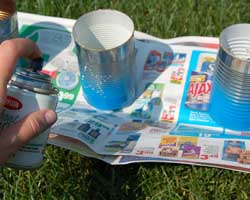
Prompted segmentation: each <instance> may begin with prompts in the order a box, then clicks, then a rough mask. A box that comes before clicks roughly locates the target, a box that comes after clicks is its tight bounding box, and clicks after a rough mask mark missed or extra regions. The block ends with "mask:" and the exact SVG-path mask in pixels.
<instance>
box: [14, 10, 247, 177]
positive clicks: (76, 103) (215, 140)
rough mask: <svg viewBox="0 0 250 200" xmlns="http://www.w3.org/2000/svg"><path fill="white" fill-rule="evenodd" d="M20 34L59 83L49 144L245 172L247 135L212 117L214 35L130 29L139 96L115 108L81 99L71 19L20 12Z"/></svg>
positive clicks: (111, 157) (117, 159)
mask: <svg viewBox="0 0 250 200" xmlns="http://www.w3.org/2000/svg"><path fill="white" fill-rule="evenodd" d="M18 19H19V28H20V36H21V37H25V38H29V39H31V40H33V41H35V42H36V43H37V44H38V46H39V47H40V48H41V50H42V52H43V57H44V59H45V61H46V65H45V67H44V70H43V72H44V73H47V74H49V75H50V76H51V77H52V78H53V83H54V85H55V86H56V87H58V88H59V90H60V92H59V104H58V107H57V112H58V117H59V118H58V122H57V123H56V124H55V126H54V127H53V128H52V130H51V131H52V132H53V134H51V135H50V138H49V144H53V145H56V146H60V147H63V148H66V149H70V150H73V151H76V152H78V153H80V154H82V155H84V156H89V157H94V158H97V159H100V160H103V161H105V162H107V163H110V164H127V163H133V162H171V163H185V164H192V165H193V164H194V165H206V166H212V167H221V168H227V169H232V170H239V171H246V172H249V171H250V165H249V164H250V141H249V139H250V137H249V133H248V132H237V131H232V130H227V129H224V128H222V127H220V126H219V125H218V124H216V123H215V122H214V121H213V120H212V119H211V117H210V116H209V112H208V107H209V97H210V91H211V86H212V75H213V69H214V62H215V58H216V53H217V48H218V39H217V38H209V37H181V38H174V39H169V40H163V39H159V38H155V37H153V36H150V35H147V34H144V33H141V32H137V31H136V32H135V38H136V48H137V55H136V66H137V81H138V84H137V85H138V88H137V91H138V94H137V96H138V97H137V99H136V100H135V101H134V103H133V104H132V105H131V106H129V107H127V108H124V109H123V110H120V111H116V112H104V111H100V110H96V109H95V108H93V107H91V106H89V105H88V104H87V102H86V101H85V99H84V97H83V93H82V90H81V83H80V79H79V70H78V63H77V58H76V53H75V46H74V42H73V39H72V36H71V30H72V26H73V24H74V22H75V21H74V20H70V19H62V18H54V17H47V16H40V15H33V14H27V13H18Z"/></svg>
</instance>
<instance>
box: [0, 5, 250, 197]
mask: <svg viewBox="0 0 250 200" xmlns="http://www.w3.org/2000/svg"><path fill="white" fill-rule="evenodd" d="M17 7H18V10H19V11H24V12H32V13H39V14H43V15H51V16H58V17H66V18H74V19H75V18H78V17H79V16H80V15H81V14H83V13H85V12H88V11H91V10H95V9H98V8H112V9H117V10H120V11H122V12H125V13H127V14H128V15H129V16H130V17H131V18H132V19H133V21H134V23H135V27H136V30H139V31H142V32H145V33H148V34H150V35H154V36H156V37H161V38H172V37H178V36H187V35H203V36H215V37H218V35H219V33H220V32H221V31H222V29H223V28H225V27H226V26H228V25H230V24H234V23H240V22H244V23H247V22H250V12H249V10H250V3H248V1H247V0H241V1H235V0H210V1H206V0H196V1H194V0H182V1H181V0H130V1H128V0H112V1H111V0H110V1H108V0H99V1H98V0H93V1H92V0H85V1H83V0H64V1H61V0H22V1H21V0H19V1H18V0H17ZM45 156H46V159H45V163H44V165H43V166H42V167H41V168H40V169H38V170H34V171H16V170H12V169H8V168H4V169H2V175H1V174H0V199H4V200H15V199H17V200H28V199H31V200H32V199H34V200H37V199H39V200H40V199H49V200H50V199H52V200H53V199H65V200H66V199H67V200H68V199H69V200H71V199H105V200H113V199H119V200H121V199H131V200H132V199H138V200H165V199H171V200H172V199H173V200H175V199H176V200H177V199H190V200H200V199H201V200H203V199H204V200H206V199H208V200H210V199H220V200H223V199H225V200H230V199H232V200H234V199H239V200H243V199H250V180H249V179H250V174H245V173H240V172H233V171H229V170H223V169H216V168H207V167H198V166H187V165H178V164H159V163H146V164H131V165H125V166H110V165H108V164H105V163H103V162H101V161H98V160H95V159H88V158H84V157H81V156H79V155H78V154H77V153H74V152H69V151H67V150H63V149H60V148H56V147H53V146H48V148H47V150H46V152H45Z"/></svg>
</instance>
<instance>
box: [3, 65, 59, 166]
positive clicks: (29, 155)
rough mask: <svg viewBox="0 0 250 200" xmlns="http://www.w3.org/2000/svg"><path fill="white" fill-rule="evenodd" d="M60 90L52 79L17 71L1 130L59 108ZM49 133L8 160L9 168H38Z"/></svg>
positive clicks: (46, 132) (30, 72)
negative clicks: (43, 110) (40, 112)
mask: <svg viewBox="0 0 250 200" xmlns="http://www.w3.org/2000/svg"><path fill="white" fill-rule="evenodd" d="M57 93H58V91H57V89H55V88H54V87H53V86H52V84H51V80H50V77H49V76H48V75H46V74H42V73H40V72H34V71H32V70H24V71H17V72H16V73H15V74H14V75H13V77H12V79H11V81H10V83H9V85H8V88H7V100H6V104H5V106H4V109H3V111H2V114H1V122H0V128H1V129H4V128H6V127H8V126H10V125H11V124H14V123H15V122H17V121H18V120H20V119H22V118H23V117H24V116H26V115H27V114H29V113H31V112H34V111H37V110H40V109H46V108H48V109H53V110H55V108H56V105H57V101H58V100H57ZM48 134H49V130H46V131H45V132H43V133H41V134H40V135H39V136H37V137H35V138H33V139H32V140H31V141H30V142H29V143H28V144H26V145H25V146H23V147H22V148H20V149H19V150H18V151H17V152H16V153H15V154H14V155H12V156H11V158H10V159H9V160H8V161H7V164H6V165H7V166H10V167H13V168H18V169H34V168H38V167H39V166H40V165H41V164H42V161H43V151H44V148H45V145H46V144H47V138H48Z"/></svg>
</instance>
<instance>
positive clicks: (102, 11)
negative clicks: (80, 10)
mask: <svg viewBox="0 0 250 200" xmlns="http://www.w3.org/2000/svg"><path fill="white" fill-rule="evenodd" d="M102 13H110V14H118V15H121V16H123V17H125V18H126V19H127V20H128V22H129V23H130V24H131V25H132V30H131V32H130V36H129V37H128V39H127V40H126V41H124V42H123V43H122V44H120V45H117V46H115V47H112V48H107V49H98V48H90V47H87V46H85V45H84V44H81V43H79V41H78V39H77V33H76V27H77V25H78V24H79V23H80V20H83V19H84V18H86V17H88V16H91V15H94V14H102ZM134 31H135V29H134V23H133V21H132V19H131V18H130V17H129V16H128V15H127V14H125V13H123V12H121V11H118V10H113V9H98V10H95V11H91V12H88V13H86V14H83V15H82V16H81V17H79V18H78V19H77V20H76V22H75V24H74V26H73V29H72V35H73V37H74V40H75V42H76V43H77V44H78V45H79V46H80V47H81V48H83V49H86V50H89V51H95V52H107V51H112V50H115V49H117V48H121V47H122V46H123V45H124V44H125V43H127V42H128V41H130V40H131V39H132V38H133V37H134Z"/></svg>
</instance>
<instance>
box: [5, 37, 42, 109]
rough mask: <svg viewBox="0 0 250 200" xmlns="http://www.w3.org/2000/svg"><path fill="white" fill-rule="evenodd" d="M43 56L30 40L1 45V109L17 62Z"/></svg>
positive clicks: (12, 41) (19, 39) (14, 40)
mask: <svg viewBox="0 0 250 200" xmlns="http://www.w3.org/2000/svg"><path fill="white" fill-rule="evenodd" d="M40 56H41V52H40V50H39V48H38V47H37V46H36V44H35V43H34V42H32V41H31V40H28V39H21V38H18V39H12V40H6V41H4V42H2V44H1V45H0V108H1V107H2V106H3V104H4V102H5V97H6V86H7V84H8V82H9V80H10V78H11V76H12V74H13V72H14V70H15V67H16V63H17V60H18V59H19V58H21V57H23V58H30V59H33V58H37V57H40Z"/></svg>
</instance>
